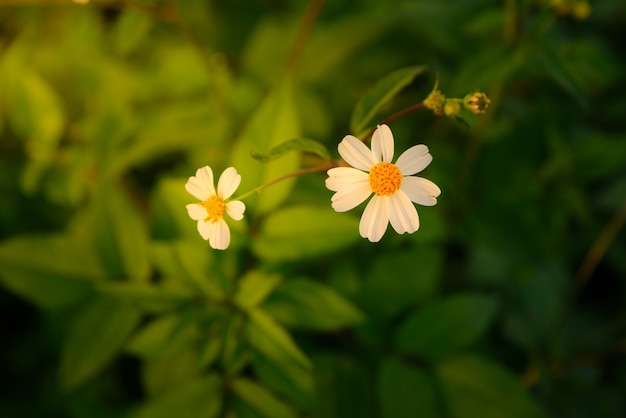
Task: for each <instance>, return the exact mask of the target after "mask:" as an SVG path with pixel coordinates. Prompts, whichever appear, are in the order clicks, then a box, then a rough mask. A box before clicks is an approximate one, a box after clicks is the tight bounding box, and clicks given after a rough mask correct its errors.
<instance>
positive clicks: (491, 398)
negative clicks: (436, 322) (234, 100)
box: [436, 356, 546, 418]
mask: <svg viewBox="0 0 626 418" xmlns="http://www.w3.org/2000/svg"><path fill="white" fill-rule="evenodd" d="M436 373H437V375H438V377H439V381H440V386H441V387H442V389H443V393H444V395H445V398H446V401H447V404H448V408H449V411H450V416H451V418H475V417H481V418H501V417H507V418H545V417H546V414H545V412H544V411H543V410H542V409H541V408H540V407H539V405H538V404H537V403H536V402H535V400H533V399H532V398H531V396H530V395H529V394H528V393H527V392H526V390H525V389H524V388H523V387H522V385H521V383H520V381H519V379H518V378H517V377H516V376H514V375H512V374H511V373H510V372H509V371H507V370H506V369H503V368H502V367H501V366H499V365H498V364H495V363H492V362H491V361H489V360H487V359H485V358H481V357H476V356H463V357H456V358H453V359H450V360H448V361H446V362H444V363H442V364H440V365H439V366H438V368H437V370H436Z"/></svg>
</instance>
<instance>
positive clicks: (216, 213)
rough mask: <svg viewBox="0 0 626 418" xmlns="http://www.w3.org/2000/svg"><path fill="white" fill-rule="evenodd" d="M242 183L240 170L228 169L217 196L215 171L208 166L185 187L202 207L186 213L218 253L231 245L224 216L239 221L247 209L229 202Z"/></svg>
mask: <svg viewBox="0 0 626 418" xmlns="http://www.w3.org/2000/svg"><path fill="white" fill-rule="evenodd" d="M239 183H241V176H240V175H239V174H237V170H235V168H233V167H229V168H227V169H226V170H224V172H223V173H222V175H221V176H220V179H219V181H218V182H217V192H216V191H215V186H213V171H212V170H211V167H209V166H205V167H202V168H199V169H198V171H196V175H195V176H191V177H189V180H187V183H186V184H185V190H187V191H188V192H189V193H190V194H191V195H192V196H193V197H195V198H196V199H198V200H200V203H191V204H189V205H187V212H188V213H189V216H190V217H191V219H193V220H194V221H198V232H199V233H200V235H201V236H202V238H204V239H205V240H209V245H211V247H212V248H215V249H216V250H224V249H226V248H228V244H230V230H229V229H228V225H226V222H225V221H224V212H226V213H227V214H228V216H230V217H231V218H233V219H234V220H236V221H239V220H241V219H242V218H243V212H244V211H245V210H246V205H244V204H243V202H241V201H239V200H231V201H229V200H228V198H229V197H231V196H232V195H233V193H235V190H237V187H239Z"/></svg>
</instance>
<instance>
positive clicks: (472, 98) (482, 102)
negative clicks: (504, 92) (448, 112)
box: [463, 92, 491, 114]
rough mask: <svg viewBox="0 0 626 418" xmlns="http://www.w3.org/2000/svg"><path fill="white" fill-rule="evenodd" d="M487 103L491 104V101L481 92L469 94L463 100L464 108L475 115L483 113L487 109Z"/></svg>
mask: <svg viewBox="0 0 626 418" xmlns="http://www.w3.org/2000/svg"><path fill="white" fill-rule="evenodd" d="M489 103H491V100H489V97H487V95H486V94H485V93H482V92H475V93H470V94H468V95H467V96H465V98H464V99H463V104H464V105H465V108H466V109H468V110H469V111H470V112H472V113H475V114H479V113H485V110H486V109H487V108H488V107H489Z"/></svg>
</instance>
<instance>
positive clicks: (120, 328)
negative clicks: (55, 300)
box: [60, 298, 141, 389]
mask: <svg viewBox="0 0 626 418" xmlns="http://www.w3.org/2000/svg"><path fill="white" fill-rule="evenodd" d="M140 318H141V317H140V315H139V312H138V311H137V310H136V309H133V308H131V307H129V306H128V305H125V304H120V303H116V302H113V301H111V300H110V299H105V298H97V299H94V300H93V301H91V302H90V303H89V305H88V306H87V307H86V308H85V309H84V310H83V311H82V312H81V313H80V315H79V316H77V317H76V320H75V322H74V323H73V324H72V327H71V328H70V331H69V335H68V336H67V339H66V341H65V346H64V347H63V351H62V354H61V371H60V372H61V381H62V384H63V386H64V387H66V388H68V389H69V388H74V387H76V386H78V385H79V384H81V383H83V382H85V381H87V380H88V379H90V378H92V377H93V376H95V375H96V374H97V373H98V372H100V370H102V369H103V368H104V367H105V366H106V365H107V364H108V363H109V362H111V361H112V360H113V359H114V358H115V356H116V355H117V354H118V352H119V351H120V349H121V348H122V346H123V344H124V343H125V342H126V339H127V338H128V336H129V335H130V333H131V332H132V331H133V329H134V328H135V326H136V325H137V323H138V322H139V320H140Z"/></svg>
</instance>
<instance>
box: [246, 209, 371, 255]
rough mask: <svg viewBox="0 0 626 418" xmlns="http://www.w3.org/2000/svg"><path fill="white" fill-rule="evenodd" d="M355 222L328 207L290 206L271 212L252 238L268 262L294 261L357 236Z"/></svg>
mask: <svg viewBox="0 0 626 418" xmlns="http://www.w3.org/2000/svg"><path fill="white" fill-rule="evenodd" d="M358 223H359V221H358V220H357V219H356V218H355V217H353V216H352V215H349V214H346V213H336V212H334V211H333V210H332V208H331V207H330V204H329V205H328V206H324V207H315V206H292V207H287V208H284V209H281V210H278V211H276V212H274V213H272V214H271V215H270V216H268V217H267V219H265V221H264V222H263V225H262V226H261V231H260V233H259V234H258V235H257V236H256V237H255V238H254V241H252V250H253V252H254V253H255V254H256V255H257V256H258V257H259V258H262V259H264V260H268V261H281V260H298V259H301V258H303V257H311V256H316V255H320V254H325V253H329V252H332V251H337V250H339V249H341V248H344V247H346V246H348V245H350V244H352V243H354V242H355V241H357V240H358V239H359V228H358Z"/></svg>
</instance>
